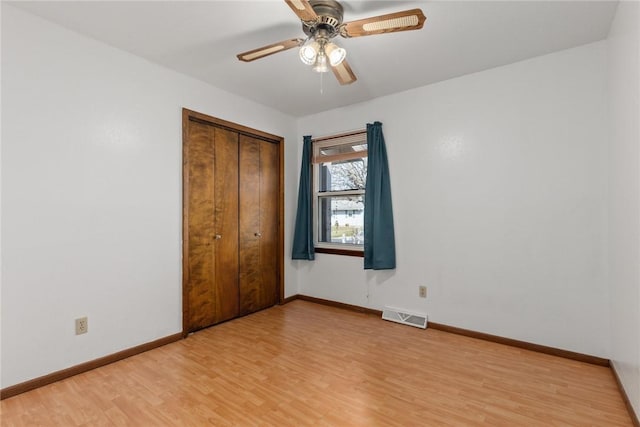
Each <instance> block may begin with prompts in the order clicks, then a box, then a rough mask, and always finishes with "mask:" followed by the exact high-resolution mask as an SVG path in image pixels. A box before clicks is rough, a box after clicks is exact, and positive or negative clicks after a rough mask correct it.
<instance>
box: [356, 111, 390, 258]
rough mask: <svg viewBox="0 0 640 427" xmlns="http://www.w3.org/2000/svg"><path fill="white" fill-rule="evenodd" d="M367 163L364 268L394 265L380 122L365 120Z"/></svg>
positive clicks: (386, 168)
mask: <svg viewBox="0 0 640 427" xmlns="http://www.w3.org/2000/svg"><path fill="white" fill-rule="evenodd" d="M367 150H368V157H369V165H368V167H367V182H366V187H365V198H364V268H365V270H368V269H373V270H390V269H394V268H396V244H395V234H394V231H393V209H392V205H391V180H390V179H389V164H388V161H387V149H386V147H385V144H384V136H383V135H382V123H380V122H375V123H373V124H370V123H367Z"/></svg>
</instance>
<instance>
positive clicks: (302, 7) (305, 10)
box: [284, 0, 318, 22]
mask: <svg viewBox="0 0 640 427" xmlns="http://www.w3.org/2000/svg"><path fill="white" fill-rule="evenodd" d="M284 1H285V2H286V3H287V4H288V5H289V7H290V8H291V10H293V12H294V13H295V14H296V15H298V18H300V19H301V20H303V21H304V22H309V21H315V20H316V19H318V15H317V14H316V12H315V10H313V8H312V7H311V4H310V3H309V2H308V1H307V0H284Z"/></svg>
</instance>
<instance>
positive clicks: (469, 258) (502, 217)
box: [298, 42, 609, 357]
mask: <svg viewBox="0 0 640 427" xmlns="http://www.w3.org/2000/svg"><path fill="white" fill-rule="evenodd" d="M606 53H607V52H606V43H605V42H598V43H594V44H590V45H586V46H583V47H579V48H574V49H571V50H567V51H562V52H558V53H554V54H551V55H547V56H543V57H539V58H535V59H531V60H527V61H523V62H519V63H516V64H512V65H508V66H504V67H500V68H496V69H492V70H488V71H484V72H481V73H477V74H473V75H468V76H464V77H460V78H456V79H453V80H449V81H445V82H442V83H438V84H433V85H429V86H426V87H422V88H419V89H415V90H411V91H408V92H404V93H400V94H396V95H392V96H388V97H384V98H380V99H376V100H373V101H370V102H366V103H362V104H358V105H353V106H350V107H346V108H342V109H337V110H332V111H329V112H326V113H321V114H317V115H313V116H308V117H304V118H302V119H300V120H299V122H298V131H299V141H300V140H301V136H302V135H304V134H312V135H316V136H320V135H327V134H331V133H337V132H342V131H347V130H352V129H360V128H363V127H364V125H365V123H367V122H373V121H375V120H379V121H381V122H382V123H383V132H384V135H385V138H386V142H387V150H388V154H389V159H390V165H389V167H390V171H391V181H392V192H393V207H394V215H395V224H396V250H397V258H398V259H397V269H396V270H395V271H380V272H372V271H366V272H365V271H364V270H363V268H362V259H361V258H354V257H345V256H336V255H325V254H318V255H317V260H316V261H315V262H305V261H298V265H299V268H300V273H299V282H300V283H299V286H300V292H301V293H302V294H306V295H311V296H315V297H319V298H326V299H330V300H335V301H340V302H344V303H348V304H355V305H359V306H365V307H371V308H375V309H380V308H381V307H383V306H385V305H391V306H398V307H402V308H406V309H413V310H419V311H424V312H427V313H428V314H429V318H430V320H431V321H433V322H439V323H444V324H448V325H453V326H457V327H462V328H467V329H472V330H475V331H482V332H486V333H490V334H495V335H499V336H504V337H510V338H514V339H518V340H524V341H528V342H533V343H539V344H543V345H548V346H552V347H556V348H562V349H567V350H571V351H577V352H581V353H587V354H591V355H596V356H602V357H607V356H608V354H609V348H608V339H607V336H608V333H609V315H608V305H607V301H608V297H609V296H608V292H607V287H606V282H605V279H606V277H605V276H606V214H607V206H606V202H607V194H606V190H607V186H606V178H607V172H606V171H607V169H606V161H604V159H605V158H606V155H607V147H606V132H607V129H608V128H607V124H606V123H607V119H606V112H607V111H606V101H607V97H606V82H607V80H606V58H607V57H606ZM363 72H364V71H363ZM390 78H391V76H390ZM419 285H427V287H428V298H427V299H426V300H424V299H420V298H418V286H419Z"/></svg>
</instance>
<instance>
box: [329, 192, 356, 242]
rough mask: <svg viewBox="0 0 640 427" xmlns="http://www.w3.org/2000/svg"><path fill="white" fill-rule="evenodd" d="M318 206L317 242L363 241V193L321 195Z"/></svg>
mask: <svg viewBox="0 0 640 427" xmlns="http://www.w3.org/2000/svg"><path fill="white" fill-rule="evenodd" d="M318 208H319V215H318V216H319V221H318V228H319V230H318V241H319V242H325V243H344V244H348V245H362V244H363V243H364V227H363V225H364V195H353V196H321V197H319V198H318Z"/></svg>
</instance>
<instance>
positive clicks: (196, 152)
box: [187, 122, 215, 330]
mask: <svg viewBox="0 0 640 427" xmlns="http://www.w3.org/2000/svg"><path fill="white" fill-rule="evenodd" d="M189 139H190V144H189V146H188V148H189V151H188V153H187V155H188V158H189V169H188V175H189V186H190V191H189V194H188V201H187V204H188V209H189V229H188V233H189V240H188V241H189V245H188V248H187V252H188V265H187V267H188V274H189V276H188V277H189V282H188V289H187V294H188V300H189V310H188V315H189V317H188V324H189V328H190V329H191V330H193V329H199V328H202V327H205V326H208V325H210V324H212V323H214V321H215V304H214V288H213V275H214V271H215V267H214V246H213V244H212V237H213V233H214V231H213V221H211V219H212V218H213V214H214V197H213V193H214V185H213V183H214V177H213V164H214V152H213V139H212V135H211V133H210V127H209V126H206V125H203V124H200V123H195V122H192V123H191V124H190V126H189Z"/></svg>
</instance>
